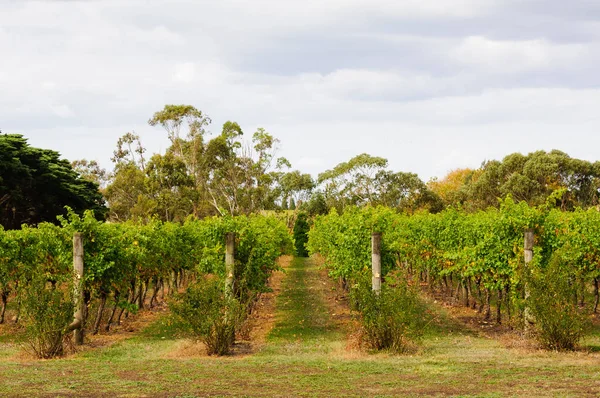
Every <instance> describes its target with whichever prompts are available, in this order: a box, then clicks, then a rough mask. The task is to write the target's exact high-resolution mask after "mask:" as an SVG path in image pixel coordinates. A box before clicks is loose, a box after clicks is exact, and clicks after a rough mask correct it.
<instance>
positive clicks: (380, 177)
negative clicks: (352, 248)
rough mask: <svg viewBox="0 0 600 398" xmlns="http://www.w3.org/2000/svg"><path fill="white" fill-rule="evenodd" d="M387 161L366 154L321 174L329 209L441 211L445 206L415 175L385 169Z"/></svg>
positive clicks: (320, 181)
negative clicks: (365, 207) (377, 207)
mask: <svg viewBox="0 0 600 398" xmlns="http://www.w3.org/2000/svg"><path fill="white" fill-rule="evenodd" d="M387 165H388V161H387V159H384V158H380V157H374V156H371V155H369V154H366V153H363V154H361V155H358V156H355V157H353V158H352V159H350V160H349V161H348V162H343V163H340V164H338V165H337V166H335V167H334V168H333V169H332V170H327V171H325V172H324V173H321V174H320V175H319V184H321V185H322V186H323V187H324V197H325V202H326V207H328V208H331V207H335V208H336V209H337V210H338V211H342V210H343V208H344V207H346V206H348V205H355V206H362V205H367V204H371V205H377V204H382V205H385V206H389V207H393V208H396V209H398V210H400V211H408V212H413V211H415V210H417V209H423V208H425V209H428V210H430V211H434V212H435V211H440V210H441V209H442V207H443V206H442V203H441V200H440V199H439V197H438V196H437V195H436V194H435V193H433V192H431V191H430V190H429V189H428V188H427V186H426V185H425V183H424V182H423V181H421V179H420V178H419V177H418V176H417V175H416V174H414V173H403V172H393V171H390V170H386V168H387Z"/></svg>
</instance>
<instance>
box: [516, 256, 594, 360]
mask: <svg viewBox="0 0 600 398" xmlns="http://www.w3.org/2000/svg"><path fill="white" fill-rule="evenodd" d="M559 258H560V257H559V256H554V257H553V259H552V260H551V261H550V264H549V266H548V268H547V269H546V270H544V271H542V272H540V273H539V274H537V275H532V276H530V277H529V287H530V297H529V301H528V304H529V308H530V310H531V315H532V316H533V320H534V324H535V332H534V336H535V337H536V339H537V340H538V341H539V342H540V344H541V345H542V346H543V347H545V348H548V349H551V350H573V349H574V348H575V347H576V346H577V344H578V343H579V340H580V339H581V338H582V337H583V336H584V334H585V333H586V331H587V330H588V328H589V327H590V320H589V318H588V316H587V315H586V314H585V313H583V312H582V310H580V309H579V308H578V307H577V304H576V303H575V302H574V300H573V297H574V296H575V292H576V290H577V287H576V286H575V285H576V284H575V283H573V281H574V278H573V276H572V275H569V273H568V272H567V268H568V267H561V261H560V259H559Z"/></svg>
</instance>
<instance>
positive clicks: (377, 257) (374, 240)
mask: <svg viewBox="0 0 600 398" xmlns="http://www.w3.org/2000/svg"><path fill="white" fill-rule="evenodd" d="M371 270H372V273H373V278H372V280H371V285H372V288H373V291H374V292H375V293H377V294H379V292H381V233H380V232H373V234H371Z"/></svg>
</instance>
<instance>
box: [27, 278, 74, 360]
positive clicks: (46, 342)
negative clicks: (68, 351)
mask: <svg viewBox="0 0 600 398" xmlns="http://www.w3.org/2000/svg"><path fill="white" fill-rule="evenodd" d="M71 292H72V286H71V285H70V284H67V283H66V284H62V285H58V284H54V285H52V284H50V283H49V282H47V280H46V278H45V277H41V276H40V277H36V278H34V279H33V280H32V281H31V284H30V285H29V286H28V287H27V289H24V292H23V297H22V302H21V306H22V307H21V308H22V314H23V317H22V322H23V325H24V326H25V339H26V342H27V343H26V344H27V346H26V347H27V348H28V349H29V350H30V351H31V352H32V353H33V354H34V355H35V356H36V357H38V358H45V359H48V358H54V357H58V356H62V355H63V354H64V340H65V337H66V336H67V335H68V333H69V329H68V327H69V325H70V324H71V323H72V322H73V312H74V305H73V301H72V295H71Z"/></svg>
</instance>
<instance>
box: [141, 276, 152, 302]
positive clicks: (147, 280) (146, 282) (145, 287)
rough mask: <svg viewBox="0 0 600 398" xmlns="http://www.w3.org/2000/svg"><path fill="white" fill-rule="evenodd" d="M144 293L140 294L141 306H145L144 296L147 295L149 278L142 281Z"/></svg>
mask: <svg viewBox="0 0 600 398" xmlns="http://www.w3.org/2000/svg"><path fill="white" fill-rule="evenodd" d="M143 286H144V293H143V294H142V305H145V304H146V295H147V294H148V289H149V288H150V278H148V279H146V280H145V281H144V285H143Z"/></svg>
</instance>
